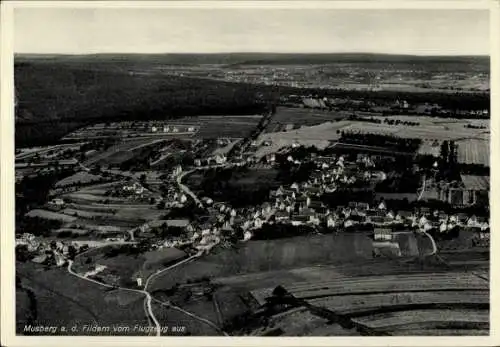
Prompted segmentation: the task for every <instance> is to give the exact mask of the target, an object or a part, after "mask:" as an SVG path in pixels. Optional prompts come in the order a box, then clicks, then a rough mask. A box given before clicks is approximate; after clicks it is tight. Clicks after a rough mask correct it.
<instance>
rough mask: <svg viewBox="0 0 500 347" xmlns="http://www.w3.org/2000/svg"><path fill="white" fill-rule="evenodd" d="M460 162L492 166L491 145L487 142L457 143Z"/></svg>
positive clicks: (465, 141) (470, 141) (469, 141)
mask: <svg viewBox="0 0 500 347" xmlns="http://www.w3.org/2000/svg"><path fill="white" fill-rule="evenodd" d="M457 145H458V162H460V163H465V164H481V165H485V166H490V143H489V141H487V140H472V139H470V140H462V141H457Z"/></svg>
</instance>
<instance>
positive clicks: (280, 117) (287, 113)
mask: <svg viewBox="0 0 500 347" xmlns="http://www.w3.org/2000/svg"><path fill="white" fill-rule="evenodd" d="M343 117H345V114H343V113H341V112H329V111H319V110H312V109H307V108H292V107H279V108H278V109H277V112H276V114H275V115H273V117H272V119H271V122H270V123H269V125H268V127H267V129H266V133H270V132H280V131H284V130H287V131H290V130H291V129H290V127H288V128H287V126H289V125H291V126H292V129H293V128H298V127H301V126H313V125H318V124H321V123H324V122H332V121H335V120H339V119H341V118H343Z"/></svg>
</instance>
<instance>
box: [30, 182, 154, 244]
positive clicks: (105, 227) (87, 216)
mask: <svg viewBox="0 0 500 347" xmlns="http://www.w3.org/2000/svg"><path fill="white" fill-rule="evenodd" d="M86 175H87V174H86V173H84V174H82V175H80V177H84V179H85V177H86ZM74 180H75V177H74V176H71V177H70V178H69V180H66V181H63V182H62V183H63V184H64V183H66V184H70V183H69V182H72V181H74ZM59 183H61V181H60V182H59ZM123 184H124V183H123V182H119V181H115V182H109V183H103V184H94V185H90V186H86V187H82V188H75V190H74V191H70V192H66V193H62V194H61V192H59V195H58V196H59V197H60V198H62V199H64V201H65V205H64V207H63V208H62V209H61V210H60V211H58V212H52V211H47V210H41V209H35V210H31V211H30V212H28V214H27V215H28V216H39V217H42V218H46V219H58V220H61V221H62V222H63V223H64V224H63V225H62V226H61V228H60V229H58V230H54V233H55V234H60V233H61V232H64V234H66V235H69V236H72V235H70V234H69V233H68V232H71V233H72V234H73V236H75V235H80V236H82V235H91V234H92V235H93V236H94V237H97V238H99V239H101V238H103V237H108V236H106V235H107V234H113V235H111V236H114V235H116V234H117V233H118V234H119V233H122V232H125V231H127V230H130V229H132V228H134V227H138V226H139V225H141V224H143V223H144V222H146V221H147V220H154V219H156V218H158V217H159V216H161V215H162V213H164V212H163V211H161V210H159V209H157V208H156V205H151V204H150V201H149V194H148V193H147V192H145V193H144V194H143V195H144V197H142V198H141V197H138V196H135V195H131V196H120V197H117V196H114V197H113V196H108V195H107V191H109V190H110V189H112V188H120V187H121V185H123ZM60 189H61V188H60ZM60 189H59V190H60ZM56 192H57V190H56V191H53V193H56ZM60 237H64V235H63V234H60ZM75 237H76V236H75Z"/></svg>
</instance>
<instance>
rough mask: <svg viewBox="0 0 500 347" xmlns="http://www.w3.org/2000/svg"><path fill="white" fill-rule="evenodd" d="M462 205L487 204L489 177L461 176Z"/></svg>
mask: <svg viewBox="0 0 500 347" xmlns="http://www.w3.org/2000/svg"><path fill="white" fill-rule="evenodd" d="M460 178H461V180H462V186H463V200H462V204H464V205H474V204H488V203H489V191H490V177H489V176H477V175H461V176H460Z"/></svg>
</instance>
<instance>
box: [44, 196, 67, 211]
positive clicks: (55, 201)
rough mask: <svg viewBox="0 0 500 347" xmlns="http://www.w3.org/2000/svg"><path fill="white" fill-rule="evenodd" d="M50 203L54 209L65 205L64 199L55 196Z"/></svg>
mask: <svg viewBox="0 0 500 347" xmlns="http://www.w3.org/2000/svg"><path fill="white" fill-rule="evenodd" d="M48 205H49V207H52V208H54V209H61V208H63V207H64V200H63V199H60V198H55V199H52V200H50V201H49V203H48Z"/></svg>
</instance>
